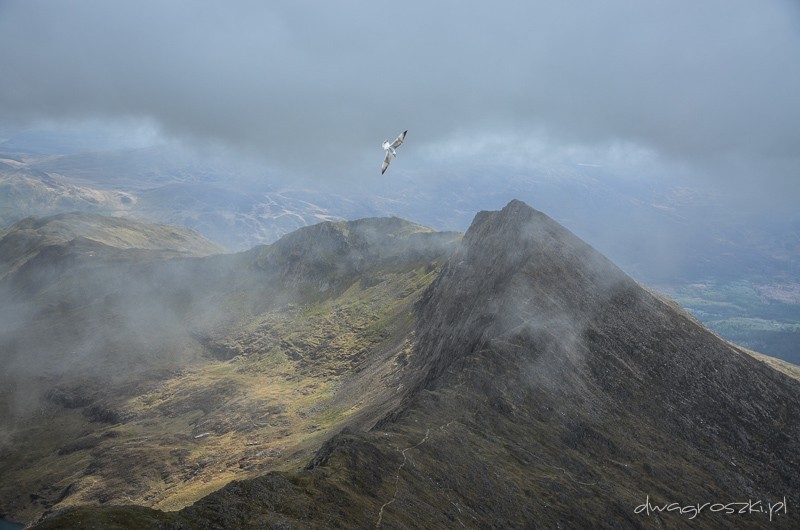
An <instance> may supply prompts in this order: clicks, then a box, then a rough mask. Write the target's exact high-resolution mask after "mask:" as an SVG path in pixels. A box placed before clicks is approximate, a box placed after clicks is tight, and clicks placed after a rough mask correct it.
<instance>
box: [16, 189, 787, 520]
mask: <svg viewBox="0 0 800 530" xmlns="http://www.w3.org/2000/svg"><path fill="white" fill-rule="evenodd" d="M89 218H90V219H91V220H92V221H93V223H95V224H101V225H102V224H103V223H102V222H101V221H100V220H99V219H98V218H96V217H92V216H90V217H89ZM31 222H32V221H27V223H31ZM59 222H65V220H64V219H63V218H53V219H50V220H43V221H37V225H39V226H42V227H46V226H48V225H52V224H57V223H59ZM76 222H77V224H78V225H80V222H85V216H78V217H77V219H76ZM109 223H110V226H112V227H114V228H113V230H112V228H104V229H103V230H100V231H101V232H104V231H112V232H113V231H114V230H116V231H119V230H120V229H121V227H120V225H122V226H124V227H127V228H131V229H132V228H133V227H134V225H133V224H130V225H126V223H127V222H126V221H122V220H109ZM21 225H22V226H26V225H25V223H21ZM15 231H16V230H15ZM13 232H14V231H12V233H13ZM75 232H76V233H77V232H78V230H77V229H76V230H75ZM151 232H153V234H154V235H152V236H151V237H150V238H144V237H143V239H142V240H143V241H154V238H155V237H156V235H158V234H161V232H158V230H157V228H155V227H154V228H151ZM162 235H163V234H162ZM5 237H8V234H6V236H5ZM84 237H85V236H84ZM89 241H91V240H90V239H86V240H85V241H84V240H82V239H81V238H80V237H75V238H74V239H73V240H72V241H71V242H70V243H57V244H55V245H54V247H55V248H57V249H58V251H51V252H50V253H48V252H40V253H39V254H38V257H37V258H36V259H32V260H29V261H28V267H29V268H30V269H35V268H38V267H43V266H45V265H46V267H47V268H50V267H58V268H59V274H58V276H57V279H55V278H56V277H54V279H53V281H52V282H50V283H47V282H45V281H37V282H35V285H37V286H39V289H38V290H36V291H32V292H33V293H34V299H33V302H39V301H47V300H50V299H49V298H48V296H50V294H51V290H52V289H58V291H59V292H58V295H57V298H58V299H61V300H75V299H76V297H77V299H78V300H80V303H74V305H71V304H70V303H67V304H66V305H63V306H62V307H60V308H59V310H58V311H57V312H53V311H50V312H46V311H45V312H41V313H37V316H36V318H35V319H29V320H25V321H24V322H18V324H19V325H20V327H19V328H18V329H14V330H9V329H6V330H4V331H3V336H2V340H3V345H4V347H3V351H4V352H5V351H8V349H7V348H8V345H9V344H12V345H13V346H14V347H15V348H16V351H17V352H18V353H19V354H23V352H25V351H27V350H26V349H25V348H27V347H28V346H30V345H31V344H34V343H31V342H27V341H28V340H31V339H30V337H31V336H35V335H36V333H35V332H34V331H35V329H36V326H42V327H44V326H48V329H56V330H57V329H58V328H57V327H55V328H54V327H53V326H54V325H56V324H58V323H59V322H62V323H68V325H65V326H64V331H63V332H62V335H61V338H60V340H61V341H68V340H78V339H82V338H85V336H89V335H90V334H91V336H97V335H98V331H99V329H100V328H103V329H107V330H108V332H107V333H106V336H107V337H108V338H109V342H108V344H107V345H105V346H104V347H102V348H98V349H96V350H92V351H89V350H85V351H86V353H85V355H86V360H87V361H91V362H88V363H87V364H86V366H87V369H86V370H83V372H84V373H80V372H81V371H76V370H70V369H68V368H66V367H65V368H62V369H53V370H51V371H50V373H49V374H47V375H43V376H40V377H39V378H38V379H36V378H30V377H29V378H27V379H21V380H20V381H22V382H23V383H24V385H20V384H18V382H16V381H15V379H14V377H15V375H14V374H15V371H14V370H11V371H8V372H5V376H4V377H5V379H4V383H3V389H4V390H3V392H2V393H0V399H2V405H3V408H2V410H3V415H2V417H3V418H7V419H10V420H11V422H10V423H9V425H8V426H7V427H6V428H4V432H6V433H8V434H7V435H6V436H5V445H4V447H5V449H4V453H3V454H4V455H8V456H5V457H4V458H3V459H2V460H0V469H2V473H3V476H4V477H9V480H10V482H6V483H4V484H3V485H2V490H0V491H2V495H0V498H2V499H6V500H4V502H3V505H2V506H0V511H2V512H3V513H5V514H9V515H11V516H12V518H16V519H17V520H19V519H25V520H28V521H33V520H36V519H38V518H39V517H41V516H42V515H43V514H44V515H45V516H46V517H45V518H44V519H42V520H41V521H40V527H42V528H61V527H70V528H83V527H88V526H90V525H101V526H103V525H105V526H109V525H112V524H113V525H117V526H120V527H129V528H142V527H154V526H161V527H164V528H196V527H202V528H229V527H263V526H265V525H266V526H282V527H311V528H323V527H331V526H344V527H367V526H370V527H426V528H430V527H461V525H464V526H468V527H469V526H507V527H508V526H510V527H520V526H523V527H524V526H531V525H542V526H547V527H554V526H586V525H590V526H591V525H594V526H597V525H599V526H615V527H642V526H650V525H668V526H672V525H680V524H685V522H686V521H687V520H688V517H689V515H691V514H690V513H688V512H686V513H684V514H683V515H681V514H680V513H677V512H675V511H672V512H669V513H652V511H651V512H650V513H649V515H648V514H643V513H641V510H639V511H638V512H637V511H636V510H637V507H639V506H641V505H642V504H643V503H646V502H647V499H649V501H650V502H651V503H654V504H659V505H665V504H668V503H672V502H676V503H679V504H680V505H681V506H690V505H696V504H697V503H703V502H711V503H714V502H719V503H734V502H745V503H746V502H748V499H751V500H752V501H753V502H755V501H758V500H761V501H762V503H763V505H764V506H765V507H766V506H767V503H770V504H769V505H770V506H771V507H772V508H773V521H770V520H769V517H768V514H765V513H760V512H754V513H748V514H738V513H737V514H735V515H732V514H728V513H713V512H712V511H711V510H706V511H703V512H702V513H701V514H699V515H698V516H697V517H696V518H694V519H693V520H692V524H693V525H697V526H698V527H709V528H712V527H719V526H720V525H727V524H736V525H738V524H747V525H753V526H765V527H766V526H769V525H779V526H780V525H789V526H787V527H790V526H791V525H792V524H794V523H795V522H796V514H795V513H794V512H793V510H792V507H794V506H797V505H798V502H800V498H797V493H796V492H797V491H798V482H797V480H798V478H797V477H798V476H800V469H798V462H797V457H796V455H797V454H800V452H799V451H798V449H800V447H798V445H797V444H798V442H797V440H798V439H800V437H798V435H800V432H798V425H800V423H798V420H800V417H798V416H800V383H798V381H797V379H795V378H793V377H792V376H790V375H788V374H791V373H792V372H791V370H790V369H787V368H785V367H781V366H779V365H775V366H779V367H780V368H781V370H778V369H776V368H773V367H772V366H773V365H774V364H767V363H765V362H763V361H762V360H761V358H760V357H758V358H757V357H754V356H753V355H751V354H750V353H748V352H747V351H746V350H743V349H741V348H739V347H737V346H735V345H733V344H730V343H727V342H725V341H724V340H722V339H720V338H719V337H718V336H716V335H714V334H713V333H711V332H709V331H708V330H707V329H705V328H704V327H703V326H702V325H701V324H699V322H698V321H697V320H695V319H694V318H693V317H692V316H690V315H689V314H688V313H686V312H685V311H684V310H682V309H680V308H679V307H678V306H677V305H676V304H674V303H673V302H671V301H669V300H668V299H666V298H664V297H662V296H661V295H658V294H656V293H654V292H653V291H651V290H649V289H647V288H645V287H643V286H642V285H640V284H639V283H637V282H636V281H635V280H633V279H632V278H631V277H630V276H628V275H627V274H626V273H624V272H623V271H622V270H620V269H619V268H617V267H616V266H615V265H614V264H613V263H612V262H611V261H609V260H608V259H607V258H605V257H603V256H602V255H601V254H600V253H598V252H597V251H596V250H594V249H593V248H592V247H591V246H589V245H588V244H586V243H584V242H583V241H582V240H580V239H579V238H578V237H576V236H575V235H573V234H572V233H571V232H570V231H568V230H567V229H565V228H564V227H562V226H561V225H559V224H558V223H556V222H555V221H553V220H552V219H550V218H549V217H547V216H546V215H544V214H542V213H540V212H538V211H536V210H533V209H531V208H530V207H528V206H527V205H525V204H524V203H522V202H520V201H512V202H511V203H509V204H508V205H507V206H505V207H504V208H503V209H502V210H501V211H495V212H488V211H484V212H480V213H479V214H477V215H476V216H475V219H474V220H473V222H472V224H471V225H470V228H469V230H467V232H466V233H465V234H464V236H463V239H462V238H461V237H460V236H459V235H458V234H455V233H446V232H436V231H433V230H431V229H429V228H425V227H423V226H421V225H417V224H414V223H410V222H408V221H403V220H401V219H397V218H384V219H381V218H376V219H364V220H359V221H352V222H335V223H332V222H325V223H321V224H317V225H314V226H310V227H307V228H303V229H300V230H298V231H296V232H293V233H291V234H288V235H287V236H284V237H283V238H281V239H280V240H279V241H277V242H276V243H274V244H272V245H267V246H260V247H256V248H254V249H252V250H250V251H247V252H243V253H239V254H232V255H216V256H208V257H203V256H186V255H181V252H183V253H185V252H188V251H192V249H189V248H187V246H186V245H185V243H184V246H183V247H182V250H181V251H180V252H176V250H175V249H174V248H165V247H166V246H167V245H164V244H163V242H162V243H160V245H161V248H160V250H153V249H151V250H145V249H125V248H118V247H114V246H112V245H110V244H99V243H93V244H92V246H91V247H90V248H89V247H87V248H86V249H84V248H83V245H86V244H87V242H89ZM108 242H109V241H108V240H107V241H106V243H108ZM195 243H196V244H195V245H194V247H193V251H194V252H195V253H196V254H203V250H201V249H206V250H207V249H208V246H207V245H204V244H202V241H196V242H195ZM120 246H122V244H120ZM73 247H76V248H73ZM88 253H94V256H92V257H93V258H99V260H100V261H99V263H92V262H91V261H89V259H88ZM41 256H47V260H44V259H43V258H42V257H41ZM24 269H25V267H20V268H18V269H17V270H16V272H13V273H10V274H9V275H8V276H7V279H10V281H11V283H10V285H13V286H18V285H25V282H20V281H19V280H18V279H19V278H22V277H23V276H19V275H22V274H30V273H31V272H32V271H31V272H25V271H24ZM119 271H124V272H122V273H120V272H119ZM98 274H101V275H103V274H107V275H114V276H113V278H114V281H112V282H108V281H98V282H92V281H91V280H90V279H91V278H97V276H98ZM70 285H71V286H74V289H75V290H74V291H72V290H70V287H69V286H70ZM12 291H13V290H12ZM137 293H138V296H137ZM109 297H110V299H109ZM22 298H28V297H22ZM106 300H108V301H106ZM96 304H102V305H100V306H97V307H98V309H99V308H100V307H102V308H103V310H102V311H96V312H93V311H92V310H91V308H92V307H95V305H96ZM143 315H154V318H152V319H148V318H143ZM167 316H168V318H167ZM125 329H130V330H131V331H132V330H138V331H139V333H138V334H137V333H132V334H127V333H122V334H120V333H119V331H121V330H125ZM67 330H70V332H71V334H72V335H70V333H68V332H67ZM167 330H172V336H171V339H170V340H171V342H167V341H165V340H164V337H165V336H164V335H163V333H165V332H166V331H167ZM89 332H91V333H89ZM53 333H54V332H51V333H49V334H48V335H49V336H51V337H53V336H59V335H58V334H57V332H55V333H56V334H53ZM84 333H85V335H83V334H84ZM136 335H142V336H145V337H146V336H150V337H153V338H155V339H157V341H155V342H156V343H157V344H158V345H160V346H161V347H162V348H161V349H152V350H148V345H147V344H146V343H144V342H141V340H142V339H141V337H140V342H136V341H132V340H131V338H132V337H134V336H136ZM115 341H116V342H115ZM64 344H66V343H64ZM62 346H63V344H58V345H55V344H51V345H49V346H42V345H40V344H36V345H35V346H34V349H36V350H41V351H43V352H46V351H49V352H51V353H50V355H52V356H53V359H55V358H56V357H62V356H65V355H67V353H66V352H68V351H69V348H64V347H62ZM114 350H116V351H117V353H118V355H119V357H117V358H116V359H114V358H113V356H112V358H111V360H112V362H106V361H103V359H104V356H106V355H110V353H111V352H112V351H114ZM176 352H182V354H180V355H176ZM71 355H75V354H74V353H73V354H71ZM22 356H23V357H24V355H22ZM123 359H135V360H136V362H135V363H131V364H137V365H138V370H114V368H115V367H117V365H118V363H119V362H120V361H121V360H123ZM48 362H50V361H48ZM775 362H777V361H775ZM5 364H6V365H7V366H13V363H5ZM68 364H69V363H68ZM89 366H95V367H98V369H96V370H90V369H88V367H89ZM101 366H105V368H104V369H99V367H101ZM21 373H24V372H16V374H17V376H18V375H19V374H21ZM25 387H27V389H26V388H25ZM34 388H36V389H37V390H38V393H37V392H34ZM26 390H27V392H26ZM21 395H24V396H25V398H26V399H25V400H23V401H28V402H33V403H36V404H37V406H36V407H33V408H26V407H22V406H20V404H19V401H20V399H19V397H20V396H21ZM45 429H46V431H45ZM44 432H48V434H47V435H46V436H45V435H43V433H44ZM226 484H227V485H226ZM220 488H221V489H220ZM216 490H218V491H216ZM784 498H785V500H784ZM131 501H133V504H135V505H137V506H133V505H131ZM781 502H785V503H786V504H785V505H788V511H786V513H783V512H779V511H777V509H778V508H779V507H780V506H781V505H780V503H781ZM98 505H100V506H101V507H98ZM785 505H784V506H785ZM102 506H105V507H102ZM143 507H151V508H155V510H150V509H145V508H143ZM737 507H738V505H737ZM765 509H766V508H765ZM175 510H178V511H175Z"/></svg>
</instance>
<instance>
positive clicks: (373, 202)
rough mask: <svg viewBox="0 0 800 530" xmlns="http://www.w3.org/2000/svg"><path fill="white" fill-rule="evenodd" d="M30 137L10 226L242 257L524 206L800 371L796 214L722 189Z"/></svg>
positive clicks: (576, 170)
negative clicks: (353, 175)
mask: <svg viewBox="0 0 800 530" xmlns="http://www.w3.org/2000/svg"><path fill="white" fill-rule="evenodd" d="M22 140H24V138H23V139H22ZM22 140H20V143H19V145H18V150H16V151H15V150H13V149H7V150H6V151H5V153H6V154H3V155H2V157H6V158H4V159H3V160H4V162H3V161H0V187H3V188H4V191H7V192H8V193H3V194H0V219H2V220H4V221H5V222H6V223H8V224H9V225H10V224H11V223H13V222H15V221H17V220H19V219H22V218H24V217H26V216H28V215H52V214H54V213H60V212H69V211H74V210H83V211H90V212H97V213H103V214H111V215H119V216H126V217H133V218H136V219H139V220H143V221H157V222H163V223H169V224H173V225H177V226H184V227H187V228H190V229H193V230H196V231H198V232H200V233H202V234H203V235H205V236H206V237H208V238H210V239H211V240H212V241H214V242H216V243H218V244H220V245H222V246H224V247H226V248H228V249H230V250H234V251H238V250H246V249H248V248H251V247H252V246H253V245H257V244H269V243H272V242H274V241H276V240H277V239H278V238H279V237H280V236H282V235H284V234H286V233H289V232H291V231H293V230H296V229H298V228H300V227H303V226H307V225H311V224H314V223H318V222H320V221H336V220H344V219H351V220H352V219H358V218H361V217H370V216H387V215H395V216H400V217H403V218H408V219H415V220H417V221H418V222H421V223H423V224H425V225H427V226H432V227H434V228H436V229H439V230H458V231H462V230H465V229H466V228H467V227H468V226H469V223H470V221H471V219H472V215H473V212H475V211H477V210H480V209H482V208H487V207H488V208H492V207H496V208H500V207H502V206H503V205H504V204H506V203H507V202H508V201H509V200H511V199H513V198H515V197H519V198H521V199H523V200H527V201H528V202H530V203H534V204H537V205H538V206H539V207H540V208H542V209H544V210H546V211H548V212H549V213H550V214H551V215H552V216H553V217H554V218H555V219H557V220H558V221H559V222H561V223H562V224H564V225H565V226H567V227H568V228H569V229H570V230H572V231H574V232H575V233H576V234H578V235H580V236H581V237H582V238H584V239H586V240H587V241H590V242H591V243H592V244H593V245H594V246H595V247H596V248H598V249H599V250H600V251H601V252H603V253H604V254H605V255H607V256H609V257H610V258H611V259H613V260H614V262H615V263H618V264H619V265H620V266H621V267H622V268H623V269H624V270H625V271H626V272H628V273H629V274H631V275H633V276H634V277H635V278H637V279H639V280H641V281H644V282H646V283H648V284H651V285H655V286H657V287H658V288H659V289H660V290H662V291H664V292H667V293H669V294H670V295H671V296H673V297H674V298H675V299H676V300H678V301H679V302H680V303H681V305H683V306H684V307H686V308H688V309H690V310H691V311H692V313H693V314H694V315H695V316H697V317H698V318H700V319H701V320H702V321H703V322H704V323H705V324H706V325H708V326H710V327H712V329H714V330H715V331H716V332H717V333H720V334H721V335H722V336H724V337H726V338H728V339H731V340H734V341H735V342H737V343H740V344H743V345H746V346H748V347H750V348H753V349H757V350H760V351H764V352H766V353H769V354H770V355H774V356H778V357H781V358H783V359H786V360H789V361H792V362H795V363H796V362H800V297H798V296H797V292H800V291H798V286H800V273H798V271H799V270H800V263H798V259H797V256H798V253H797V248H798V245H800V230H798V226H800V224H799V223H800V220H798V218H797V214H796V212H781V211H780V210H769V211H768V213H765V212H764V211H763V210H762V209H760V208H754V209H751V210H748V209H745V208H743V207H742V206H741V205H740V206H739V207H734V206H732V205H731V204H730V203H727V202H725V201H723V200H721V199H720V198H719V196H718V194H717V193H716V192H714V191H713V190H710V189H703V188H702V187H698V186H696V185H695V183H691V182H688V181H687V182H681V181H680V179H678V180H675V179H667V178H664V177H663V176H661V177H659V176H658V175H653V174H649V173H647V170H646V168H643V169H641V171H642V174H638V173H633V174H627V173H625V172H624V171H623V170H622V169H621V168H620V167H616V166H610V167H603V166H602V165H598V164H584V163H580V162H579V160H581V159H580V158H578V159H575V158H572V159H570V158H569V157H567V158H564V157H562V158H558V157H555V158H553V159H550V160H548V159H544V160H542V161H539V162H537V163H536V164H535V165H533V166H531V164H530V163H528V164H526V165H525V166H524V167H523V166H519V165H515V162H514V159H513V157H512V156H510V155H509V157H508V158H507V159H503V158H502V157H501V159H491V160H494V161H493V162H489V161H487V162H484V163H482V164H477V165H474V164H473V162H474V161H472V160H470V161H469V162H465V163H464V164H462V165H460V166H459V165H453V164H449V165H445V166H441V168H440V169H439V170H437V171H436V173H437V174H436V176H435V177H430V176H428V175H422V174H417V173H416V172H400V173H399V174H392V175H391V177H390V178H386V179H367V180H359V181H357V182H350V181H342V182H336V183H335V184H331V183H327V182H325V181H320V180H312V179H308V180H304V179H299V178H287V177H286V176H285V175H281V174H280V173H278V172H276V171H274V170H271V169H270V168H269V166H265V165H264V164H263V163H257V162H255V161H253V160H248V159H246V158H243V157H237V156H233V155H232V154H231V153H225V152H220V151H219V150H214V149H210V148H209V149H208V150H207V151H198V150H196V149H194V150H193V149H188V148H186V147H180V146H176V145H157V146H149V147H142V148H136V149H130V148H128V149H119V148H117V149H109V150H106V151H86V150H80V149H73V150H72V151H70V152H65V151H64V150H65V149H66V148H65V147H61V148H60V149H61V151H55V152H49V153H47V154H46V155H43V154H36V153H33V152H32V150H33V149H34V147H36V145H40V144H41V143H42V142H44V140H43V139H41V138H34V139H33V140H30V141H28V142H27V143H26V142H24V141H22ZM11 145H14V144H11ZM2 164H5V166H2ZM3 167H5V169H3ZM618 171H622V173H621V174H618V173H617V172H618ZM627 171H630V169H628V170H627ZM599 219H602V222H598V220H599Z"/></svg>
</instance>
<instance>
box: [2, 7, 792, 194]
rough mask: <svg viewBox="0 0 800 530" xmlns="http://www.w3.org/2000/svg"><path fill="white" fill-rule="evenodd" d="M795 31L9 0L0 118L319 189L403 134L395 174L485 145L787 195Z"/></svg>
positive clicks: (675, 18)
mask: <svg viewBox="0 0 800 530" xmlns="http://www.w3.org/2000/svg"><path fill="white" fill-rule="evenodd" d="M799 27H800V9H798V7H797V5H796V4H795V3H794V2H790V1H788V0H786V1H777V0H776V1H773V2H767V3H759V4H758V5H756V4H755V3H753V2H748V1H745V0H739V1H723V0H714V1H708V2H703V3H702V4H698V3H696V2H688V1H686V2H667V1H657V2H648V3H645V4H643V3H641V2H635V1H625V0H615V1H612V2H603V3H596V2H579V3H577V4H576V3H563V2H559V3H531V2H510V3H504V4H502V5H500V6H497V5H488V4H486V5H483V4H481V5H470V6H464V5H463V3H460V2H455V1H445V2H436V3H430V2H416V1H411V2H404V3H402V4H396V3H391V2H374V1H369V2H367V1H355V0H354V1H345V2H336V3H328V4H319V3H308V2H280V3H270V4H263V3H258V2H248V1H240V2H230V3H227V2H226V3H212V2H200V3H197V2H185V1H175V2H166V3H165V2H155V1H144V2H113V3H109V2H102V1H83V2H79V3H73V4H69V5H67V4H60V3H57V4H53V3H51V2H41V1H35V0H34V1H10V2H4V3H3V4H2V5H1V6H0V47H2V49H4V50H6V53H4V54H3V55H2V56H1V57H0V71H2V72H3V82H2V83H0V113H1V115H2V116H4V117H5V120H6V121H9V122H11V121H13V122H14V123H23V124H24V123H33V122H36V121H40V120H49V121H51V122H52V121H55V122H59V121H65V122H75V121H82V120H90V119H91V120H106V121H110V122H116V121H120V120H128V121H130V120H132V119H133V120H145V121H148V122H149V123H153V124H155V127H157V128H158V129H159V131H160V132H161V134H163V135H164V136H166V137H171V138H179V139H182V140H184V141H186V142H189V143H200V144H202V143H204V142H206V143H211V144H214V145H225V146H229V147H232V148H234V149H236V150H240V151H242V152H247V153H250V154H257V155H259V156H262V157H263V158H264V159H266V160H267V161H269V163H270V165H271V166H272V167H276V168H281V169H283V170H285V171H287V172H289V173H292V174H302V175H304V176H325V177H328V178H337V177H339V178H345V177H353V176H356V177H358V178H361V177H362V176H363V175H371V174H373V173H374V172H375V168H376V167H379V166H380V158H381V152H380V142H381V141H382V140H383V139H384V138H389V137H393V136H394V135H396V134H397V133H398V132H400V131H401V130H403V129H409V136H408V141H407V145H404V146H403V149H404V152H403V153H402V154H403V155H404V157H405V158H407V160H408V161H407V162H406V167H407V168H409V169H411V168H413V167H414V166H415V165H416V166H419V165H421V164H424V163H425V162H426V161H427V160H428V159H427V158H426V157H425V156H424V155H425V153H426V152H429V151H430V150H431V149H433V148H435V147H436V146H439V145H443V144H446V143H448V142H449V143H453V142H461V143H462V144H463V146H464V147H463V149H469V145H470V142H471V141H474V140H475V139H476V138H478V139H480V138H481V137H487V138H498V137H501V138H508V139H509V140H508V145H516V144H515V142H516V143H517V144H519V143H522V144H523V145H524V142H525V141H526V140H527V139H529V138H531V137H533V136H536V135H539V136H540V137H541V138H545V139H546V140H547V142H548V143H547V144H546V145H547V146H548V147H552V148H559V149H585V150H587V152H593V151H596V150H598V149H606V148H607V147H608V146H615V145H634V146H636V148H637V149H640V150H643V151H647V152H653V153H655V154H656V155H657V157H658V159H659V160H665V161H667V162H668V163H669V164H671V166H685V167H687V168H688V169H687V174H691V176H692V177H693V178H697V179H698V180H702V181H703V182H706V183H709V184H710V185H712V186H720V187H724V188H725V189H727V190H730V189H731V188H735V189H738V190H740V191H742V192H743V193H750V192H753V191H756V190H762V191H766V192H767V193H769V194H770V195H771V196H786V195H787V194H788V195H790V196H792V197H795V198H796V197H797V196H798V192H800V188H799V187H800V184H798V179H797V178H796V176H797V170H798V168H800V155H798V153H800V145H798V142H800V140H798V138H800V125H799V124H800V104H798V103H797V98H796V94H798V93H800V70H798V69H797V68H796V65H797V64H798V60H800V31H798V28H799ZM576 162H582V163H587V161H586V160H576ZM588 163H594V161H591V160H590V161H588ZM397 166H398V167H399V164H398V165H397ZM671 166H670V167H671ZM665 167H666V166H665ZM393 169H397V168H393Z"/></svg>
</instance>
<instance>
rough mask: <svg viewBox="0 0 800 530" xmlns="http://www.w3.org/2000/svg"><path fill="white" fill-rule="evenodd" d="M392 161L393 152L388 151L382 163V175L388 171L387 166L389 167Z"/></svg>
mask: <svg viewBox="0 0 800 530" xmlns="http://www.w3.org/2000/svg"><path fill="white" fill-rule="evenodd" d="M391 161H392V152H391V151H386V157H385V158H384V159H383V164H382V165H381V175H383V174H384V173H386V168H388V167H389V163H390V162H391Z"/></svg>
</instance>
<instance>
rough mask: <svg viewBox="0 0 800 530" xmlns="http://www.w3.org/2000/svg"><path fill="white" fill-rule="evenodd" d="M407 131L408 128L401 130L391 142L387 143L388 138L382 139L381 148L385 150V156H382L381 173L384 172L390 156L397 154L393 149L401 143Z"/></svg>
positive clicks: (389, 161) (390, 158)
mask: <svg viewBox="0 0 800 530" xmlns="http://www.w3.org/2000/svg"><path fill="white" fill-rule="evenodd" d="M407 132H408V130H405V131H403V132H402V133H401V134H400V136H398V137H397V138H395V140H394V142H392V143H389V140H384V141H383V150H384V151H386V156H385V157H384V159H383V165H382V166H381V175H383V174H384V173H386V168H388V167H389V164H390V163H391V161H392V157H393V156H397V151H395V149H397V148H398V147H400V144H402V143H403V139H404V138H405V137H406V133H407Z"/></svg>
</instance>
